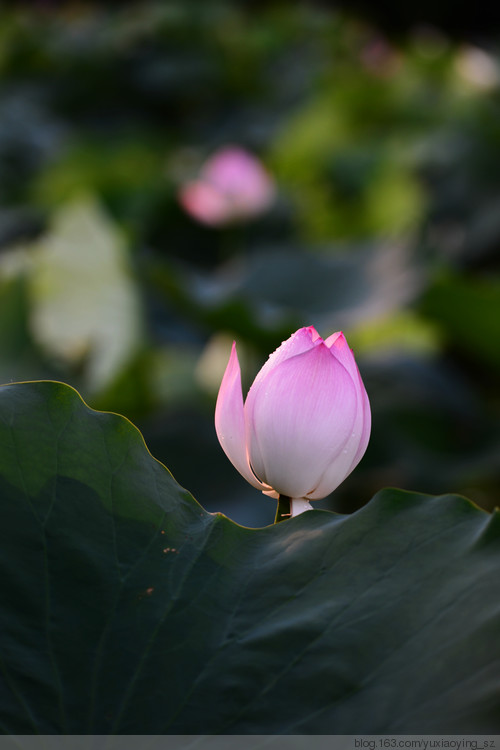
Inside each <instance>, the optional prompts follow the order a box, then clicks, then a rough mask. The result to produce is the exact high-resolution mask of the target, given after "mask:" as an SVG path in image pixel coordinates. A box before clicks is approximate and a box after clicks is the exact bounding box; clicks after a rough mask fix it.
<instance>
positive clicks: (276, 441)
mask: <svg viewBox="0 0 500 750" xmlns="http://www.w3.org/2000/svg"><path fill="white" fill-rule="evenodd" d="M215 428H216V431H217V437H218V438H219V442H220V444H221V446H222V448H223V450H224V452H225V453H226V455H227V457H228V458H229V460H230V461H231V463H232V464H233V466H234V467H235V468H236V469H237V470H238V471H239V472H240V474H241V475H242V476H243V477H245V479H246V480H247V481H248V482H250V484H251V485H253V486H254V487H256V488H258V489H261V490H262V492H264V493H265V494H268V495H270V496H272V497H277V496H278V494H280V495H286V496H288V497H290V498H292V503H291V512H292V515H297V514H298V513H301V512H302V511H304V510H308V509H310V507H311V506H310V505H309V500H319V499H320V498H322V497H325V496H326V495H329V494H330V492H332V491H333V490H334V489H335V488H336V487H338V485H339V484H340V483H341V482H342V481H343V480H344V479H345V478H346V477H347V476H348V475H349V474H350V473H351V471H352V470H353V469H354V467H355V466H356V465H357V464H358V463H359V461H360V460H361V458H362V456H363V454H364V452H365V450H366V447H367V445H368V440H369V437H370V428H371V413H370V404H369V401H368V396H367V394H366V390H365V387H364V385H363V381H362V380H361V376H360V374H359V370H358V368H357V365H356V362H355V360H354V356H353V354H352V352H351V350H350V349H349V346H348V344H347V341H346V339H345V337H344V335H343V334H342V333H340V332H338V333H333V334H332V335H331V336H330V337H329V338H327V339H326V340H325V341H323V339H322V338H321V337H320V335H319V334H318V333H317V331H316V330H315V329H314V328H313V327H312V326H309V327H308V328H300V329H299V330H298V331H296V333H294V334H293V335H292V336H290V338H289V339H287V340H286V341H285V342H284V343H283V344H282V345H281V346H280V347H279V348H278V349H277V350H276V351H275V352H274V353H273V354H271V356H270V357H269V359H268V360H267V362H266V364H265V365H264V366H263V367H262V369H261V370H260V372H259V373H258V374H257V377H256V378H255V380H254V382H253V384H252V386H251V388H250V391H249V392H248V396H247V399H246V402H245V404H243V394H242V390H241V374H240V366H239V363H238V356H237V354H236V345H235V344H233V349H232V352H231V357H230V359H229V363H228V365H227V368H226V371H225V373H224V377H223V379H222V383H221V386H220V390H219V395H218V398H217V406H216V409H215Z"/></svg>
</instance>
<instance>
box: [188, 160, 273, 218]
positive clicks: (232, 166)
mask: <svg viewBox="0 0 500 750" xmlns="http://www.w3.org/2000/svg"><path fill="white" fill-rule="evenodd" d="M274 196H275V187H274V182H273V180H272V178H271V177H270V175H269V174H268V173H267V171H266V170H265V169H264V167H263V165H262V164H261V163H260V161H258V159H256V158H255V157H254V156H252V155H251V154H249V153H248V152H247V151H244V150H243V149H242V148H238V147H236V146H229V147H226V148H224V149H221V150H220V151H218V152H217V153H216V154H214V156H212V157H211V158H210V159H209V160H208V161H207V162H206V163H205V164H204V166H203V168H202V169H201V172H200V174H199V177H198V179H196V180H193V181H191V182H187V183H186V184H185V185H184V186H183V187H182V188H181V190H180V192H179V201H180V203H181V205H182V206H183V208H184V209H185V210H186V211H187V213H188V214H190V215H191V216H192V217H193V218H194V219H196V220H197V221H201V222H202V223H203V224H208V225H210V226H218V225H221V224H228V223H230V222H233V221H243V220H245V219H251V218H253V217H255V216H258V215H259V214H261V213H262V212H263V211H265V210H266V209H267V208H269V206H270V205H271V204H272V202H273V200H274Z"/></svg>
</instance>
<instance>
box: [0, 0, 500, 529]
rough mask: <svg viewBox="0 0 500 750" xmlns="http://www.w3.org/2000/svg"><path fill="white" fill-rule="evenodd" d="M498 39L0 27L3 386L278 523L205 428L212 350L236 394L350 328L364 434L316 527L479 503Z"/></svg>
mask: <svg viewBox="0 0 500 750" xmlns="http://www.w3.org/2000/svg"><path fill="white" fill-rule="evenodd" d="M346 7H347V6H346ZM359 13H361V12H360V11H359ZM499 41H500V34H499V35H498V38H497V39H492V38H491V37H489V36H488V35H487V34H485V35H483V36H479V37H478V38H474V39H471V38H467V37H466V36H463V35H462V36H460V35H458V36H457V34H454V35H453V36H451V35H448V34H447V32H446V28H437V27H434V26H432V25H419V24H418V23H416V24H415V25H412V24H411V23H408V24H407V25H406V27H405V29H404V31H400V32H399V33H398V34H397V35H395V34H391V35H388V34H387V33H385V31H384V30H383V25H382V26H380V25H375V21H368V20H367V19H366V18H364V17H363V16H362V14H360V15H356V14H353V12H352V11H350V12H349V11H348V10H339V9H333V8H331V7H329V6H327V5H321V4H314V3H308V4H282V3H274V2H272V1H271V2H269V3H265V4H259V5H255V6H252V4H251V3H249V4H247V5H243V4H241V5H239V4H236V3H229V2H226V3H224V2H216V1H215V0H207V1H206V2H204V3H191V2H180V0H177V1H176V2H169V1H167V2H151V1H150V0H146V1H145V2H140V3H134V4H126V3H123V4H119V5H117V6H113V5H112V4H110V5H109V6H108V5H107V4H96V3H90V2H85V0H83V1H80V2H74V3H71V2H67V3H61V4H58V3H50V2H38V3H21V4H18V3H12V4H8V3H7V4H6V5H4V6H3V7H2V9H1V10H0V176H1V179H0V250H1V252H0V379H1V381H2V382H10V381H12V380H33V379H39V378H53V379H57V380H63V381H65V382H68V383H71V384H72V385H74V386H75V387H76V388H78V389H79V390H80V392H81V393H82V395H83V396H84V398H85V399H86V400H87V401H88V403H90V404H91V405H92V406H94V407H95V408H99V409H106V410H113V411H118V412H120V413H123V414H125V415H126V416H128V417H129V418H130V419H132V420H133V421H134V422H135V423H136V424H137V425H138V426H139V427H140V429H141V430H142V432H143V434H144V436H145V439H146V442H147V444H148V446H149V448H150V450H151V452H152V453H153V455H154V456H156V457H157V458H158V459H159V460H161V461H163V462H164V463H165V464H166V465H167V466H168V467H169V468H170V470H171V471H172V473H173V474H174V476H175V477H176V479H177V480H178V481H179V482H180V483H181V484H182V485H184V486H185V487H186V488H188V489H189V490H190V491H191V492H192V493H193V494H194V495H195V497H196V498H197V499H198V500H199V501H200V502H201V503H202V504H203V505H204V506H205V507H206V508H207V509H208V510H213V511H222V512H224V513H226V514H227V515H229V516H230V517H231V518H233V519H235V520H237V521H239V522H240V523H243V524H245V525H255V526H258V525H264V524H266V523H271V522H272V520H273V518H274V512H275V503H274V501H272V500H269V499H268V498H266V497H264V496H263V495H261V494H260V493H259V492H258V491H257V490H253V489H252V488H251V487H249V486H247V484H246V482H244V480H242V478H241V477H240V476H239V474H238V473H237V472H236V471H235V469H234V468H233V467H232V466H231V464H230V463H229V462H228V461H227V459H226V457H225V456H224V454H223V452H222V450H221V449H220V446H219V444H218V442H217V438H216V436H215V430H214V425H213V411H214V404H215V397H216V394H217V389H218V386H219V384H220V379H221V376H222V373H223V371H224V368H225V365H226V362H227V359H228V357H229V352H230V347H231V342H232V340H233V338H235V339H236V340H237V342H238V351H239V353H240V358H241V360H242V369H243V371H244V373H245V375H246V376H247V378H248V380H247V383H246V384H244V385H247V386H248V384H249V383H251V382H252V380H253V377H254V375H255V373H256V372H257V371H258V369H259V368H260V366H261V365H262V363H263V361H264V360H265V359H266V358H267V356H268V354H269V353H270V352H271V351H272V350H273V349H275V348H276V347H277V346H278V345H279V344H280V343H281V341H282V340H284V339H285V338H287V337H288V336H289V335H290V333H291V332H292V331H294V330H296V329H297V328H299V327H301V326H304V325H314V326H315V327H316V328H317V329H318V331H319V332H320V333H321V335H322V336H324V337H326V336H328V335H330V334H331V333H332V332H333V331H336V330H343V331H344V333H345V334H346V336H347V339H348V341H349V344H350V346H351V347H352V348H353V349H354V352H355V355H356V360H357V361H358V363H359V366H360V370H361V373H362V376H363V380H364V382H365V384H366V388H367V390H368V393H369V395H370V400H371V405H372V413H373V429H372V438H371V442H370V445H369V448H368V451H367V453H366V455H365V457H364V459H363V461H362V462H361V464H360V465H359V466H358V467H357V469H356V470H355V472H354V473H353V474H352V475H351V476H350V477H349V478H348V479H347V480H346V481H345V483H344V484H343V485H341V487H339V488H338V490H337V491H336V492H335V493H334V494H333V495H332V496H331V497H330V498H327V499H325V500H324V501H321V502H320V503H318V506H322V507H327V508H330V509H333V510H338V511H341V512H349V511H351V510H354V509H355V508H357V507H359V506H360V505H362V504H364V503H365V502H367V501H368V499H369V498H370V497H371V496H372V495H373V494H374V493H375V492H376V491H377V490H378V489H380V488H382V487H384V486H387V485H392V486H399V487H403V488H406V489H411V490H419V491H422V492H429V493H442V492H457V493H462V494H465V495H467V496H468V497H470V498H471V499H472V500H474V501H475V502H476V503H478V504H479V505H481V506H483V507H485V508H488V509H490V508H492V507H493V506H494V505H495V504H497V503H498V498H499V496H500V396H499V389H498V382H499V378H500V273H499V271H500V255H499V247H500V45H499V44H498V42H499Z"/></svg>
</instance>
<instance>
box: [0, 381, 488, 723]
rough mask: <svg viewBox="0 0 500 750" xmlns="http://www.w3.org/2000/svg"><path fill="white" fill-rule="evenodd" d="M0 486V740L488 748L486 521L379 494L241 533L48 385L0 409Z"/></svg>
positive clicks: (104, 420) (0, 398)
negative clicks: (176, 738) (239, 739)
mask: <svg viewBox="0 0 500 750" xmlns="http://www.w3.org/2000/svg"><path fill="white" fill-rule="evenodd" d="M0 464H1V493H0V497H1V504H0V509H1V510H0V512H1V520H0V571H1V572H0V602H1V608H0V618H1V621H0V633H1V639H0V728H1V730H2V731H3V732H5V733H17V734H29V733H35V732H41V733H43V734H58V733H63V734H107V733H127V734H147V733H149V734H198V733H200V734H212V733H231V734H252V733H254V734H263V733H279V734H281V733H285V734H293V733H302V734H309V733H311V734H314V733H318V734H350V733H404V732H418V733H422V732H424V733H425V732H440V733H443V732H466V731H475V732H479V731H485V732H486V731H488V732H490V731H491V732H493V731H498V730H499V729H500V723H499V712H498V708H499V703H500V686H499V682H498V664H499V658H500V638H499V634H500V600H499V597H498V591H499V590H498V580H499V578H498V571H499V561H500V524H499V517H498V515H493V516H490V515H488V514H487V513H485V512H483V511H481V510H479V509H478V508H477V507H475V506H474V505H472V504H471V503H470V502H468V501H467V500H465V499H464V498H461V497H456V496H445V497H440V498H437V497H430V496H424V495H417V494H412V493H408V492H402V491H399V490H385V491H383V492H381V493H379V494H378V495H377V496H376V497H375V498H374V499H373V500H372V501H371V502H370V503H368V504H367V505H366V506H365V507H363V508H362V509H361V510H359V511H357V512H356V513H354V514H353V515H351V516H337V515H334V514H332V513H329V512H327V511H310V512H307V513H304V514H303V515H301V516H299V517H297V518H294V519H290V520H288V521H285V522H284V523H280V524H277V525H275V526H269V527H266V528H262V529H250V528H243V527H241V526H238V525H236V524H234V523H233V522H232V521H230V520H229V519H228V518H226V517H224V516H221V515H220V514H210V513H207V512H205V511H204V510H203V509H202V508H201V506H199V505H198V504H197V503H196V502H195V501H194V500H193V498H192V497H191V496H190V495H189V494H188V493H187V492H186V491H184V490H183V489H181V488H180V487H179V486H178V485H177V484H176V482H175V481H174V479H173V478H172V476H171V475H170V473H169V472H168V471H167V470H166V469H165V467H164V466H162V465H161V464H160V463H158V462H157V461H156V460H155V459H154V458H152V456H151V455H150V454H149V452H148V451H147V449H146V447H145V445H144V442H143V440H142V437H141V435H140V433H139V432H138V431H137V430H136V429H135V428H134V427H133V426H132V425H131V424H130V423H129V422H128V421H127V420H125V419H124V418H122V417H118V416H116V415H114V414H105V413H98V412H94V411H92V410H91V409H89V408H88V407H87V406H86V405H85V404H84V403H83V401H82V400H81V399H80V397H79V395H78V394H77V393H76V391H74V390H73V389H71V388H69V387H68V386H64V385H61V384H57V383H53V382H41V383H23V384H13V385H6V386H3V387H2V388H1V389H0ZM193 471H196V467H195V466H194V467H193Z"/></svg>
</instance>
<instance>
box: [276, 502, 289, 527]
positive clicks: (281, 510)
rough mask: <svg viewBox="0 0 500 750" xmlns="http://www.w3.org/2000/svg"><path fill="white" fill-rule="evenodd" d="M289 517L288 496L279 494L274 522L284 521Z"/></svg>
mask: <svg viewBox="0 0 500 750" xmlns="http://www.w3.org/2000/svg"><path fill="white" fill-rule="evenodd" d="M287 518H290V498H289V497H288V495H280V496H279V498H278V507H277V508H276V518H275V519H274V523H279V522H280V521H285V520H286V519H287Z"/></svg>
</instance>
